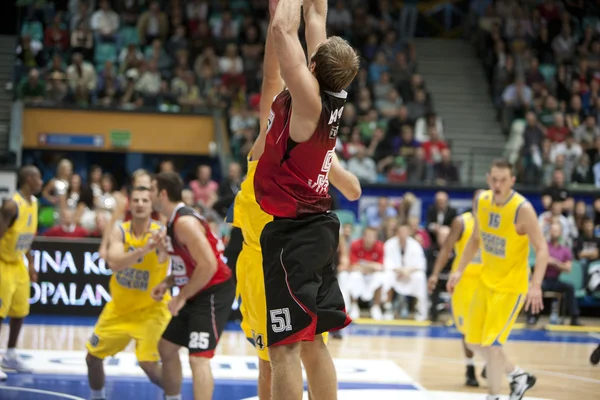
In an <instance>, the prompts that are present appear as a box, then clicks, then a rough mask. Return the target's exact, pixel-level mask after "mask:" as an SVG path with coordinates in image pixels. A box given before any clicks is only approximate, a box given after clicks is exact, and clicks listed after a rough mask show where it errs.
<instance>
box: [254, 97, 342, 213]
mask: <svg viewBox="0 0 600 400" xmlns="http://www.w3.org/2000/svg"><path fill="white" fill-rule="evenodd" d="M346 96H347V94H346V92H345V91H342V92H340V93H332V92H327V91H323V92H321V103H322V111H321V116H320V117H319V122H318V123H317V128H316V129H315V132H314V133H313V135H312V136H311V138H310V139H309V140H307V141H306V142H303V143H296V142H294V141H293V140H292V139H291V138H290V125H289V122H290V118H291V115H292V97H291V94H290V92H289V91H288V90H284V91H283V92H281V93H279V94H278V95H277V96H276V97H275V99H274V100H273V104H272V106H271V114H270V116H269V123H268V127H267V140H266V144H265V151H264V153H263V154H262V156H261V157H260V160H259V161H258V166H257V167H256V175H255V178H254V190H255V192H256V200H257V202H258V203H259V204H260V207H261V208H262V209H263V211H265V212H266V213H267V214H270V215H273V216H275V217H280V218H299V217H302V216H304V215H309V214H319V213H324V212H326V211H328V210H329V209H330V208H331V197H330V196H329V179H328V176H329V169H330V168H331V163H332V159H333V155H334V153H335V150H334V148H335V143H336V138H337V133H338V128H339V124H340V121H341V116H342V112H343V111H344V104H345V103H346Z"/></svg>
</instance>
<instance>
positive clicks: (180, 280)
mask: <svg viewBox="0 0 600 400" xmlns="http://www.w3.org/2000/svg"><path fill="white" fill-rule="evenodd" d="M186 215H191V216H193V217H195V218H197V219H198V221H200V224H202V227H203V228H204V232H205V235H206V239H207V240H208V243H210V247H211V249H212V251H213V253H214V254H215V257H216V258H217V271H216V272H215V274H214V275H213V277H212V279H211V280H210V281H209V282H208V283H207V284H206V286H204V288H202V290H205V289H208V288H209V287H211V286H214V285H218V284H219V283H223V282H225V281H227V280H228V279H230V278H231V275H232V274H231V270H230V269H229V267H228V266H227V264H226V263H225V260H224V257H223V251H224V250H225V246H224V245H223V242H222V241H221V239H219V238H218V237H217V236H216V235H215V234H214V233H213V232H212V231H211V230H210V227H209V226H208V223H207V222H206V219H204V217H203V216H201V215H200V214H198V212H196V210H194V209H193V208H190V207H187V206H185V205H184V204H183V203H181V204H179V205H178V206H177V207H176V208H175V210H174V211H173V215H171V218H169V221H168V223H167V237H168V240H169V241H170V245H169V248H168V250H169V255H170V256H171V270H172V274H173V275H174V276H175V284H176V285H177V286H179V287H180V288H181V287H183V286H185V285H187V283H188V281H189V280H190V277H191V276H192V274H193V273H194V269H195V268H196V261H194V259H193V258H192V256H191V254H190V252H189V250H188V249H187V247H186V246H184V245H182V244H180V243H179V241H177V237H176V236H175V232H174V227H175V224H177V220H178V219H179V218H181V217H183V216H186ZM200 268H202V266H200Z"/></svg>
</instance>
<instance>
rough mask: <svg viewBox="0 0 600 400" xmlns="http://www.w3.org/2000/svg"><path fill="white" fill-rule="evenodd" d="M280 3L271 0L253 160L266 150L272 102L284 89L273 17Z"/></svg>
mask: <svg viewBox="0 0 600 400" xmlns="http://www.w3.org/2000/svg"><path fill="white" fill-rule="evenodd" d="M278 3H279V0H269V13H270V15H271V20H270V21H269V27H268V28H267V40H266V43H265V55H264V58H263V81H262V87H261V92H260V93H261V94H260V104H259V134H258V137H257V138H256V141H255V142H254V146H253V147H252V151H251V153H252V159H253V160H256V159H259V158H260V156H261V155H262V153H263V151H264V148H265V140H266V137H267V126H268V122H269V114H270V112H271V104H272V103H273V99H274V98H275V96H277V94H278V93H279V92H281V91H282V90H283V79H281V72H280V69H279V60H278V59H277V53H276V51H275V43H274V41H273V17H274V15H275V10H276V9H277V4H278Z"/></svg>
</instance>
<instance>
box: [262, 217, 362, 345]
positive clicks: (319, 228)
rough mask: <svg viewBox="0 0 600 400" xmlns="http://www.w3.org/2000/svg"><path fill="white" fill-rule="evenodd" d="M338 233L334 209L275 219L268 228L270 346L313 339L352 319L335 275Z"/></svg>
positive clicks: (264, 242)
mask: <svg viewBox="0 0 600 400" xmlns="http://www.w3.org/2000/svg"><path fill="white" fill-rule="evenodd" d="M339 233H340V221H339V220H338V218H337V216H336V215H335V214H334V213H326V214H316V215H311V216H307V217H304V218H300V219H287V218H275V219H274V220H273V221H272V222H269V223H268V224H267V225H266V226H265V228H264V229H263V231H262V234H261V237H260V244H261V247H262V255H263V270H264V280H265V296H266V303H267V339H268V340H267V342H268V346H269V347H271V346H277V345H283V344H290V343H296V342H301V341H312V340H314V337H315V335H318V334H321V333H323V332H328V331H334V330H338V329H342V328H344V327H346V326H347V325H348V324H349V323H350V322H351V321H352V320H351V319H350V317H349V316H348V314H346V307H345V304H344V298H343V296H342V292H341V291H340V287H339V284H338V281H337V278H336V275H335V266H334V260H335V255H336V253H337V248H338V242H339Z"/></svg>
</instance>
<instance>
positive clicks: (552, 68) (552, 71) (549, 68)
mask: <svg viewBox="0 0 600 400" xmlns="http://www.w3.org/2000/svg"><path fill="white" fill-rule="evenodd" d="M540 73H541V74H542V75H543V76H544V79H545V80H546V82H547V83H551V82H553V81H554V76H555V75H556V65H552V64H541V65H540Z"/></svg>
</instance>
